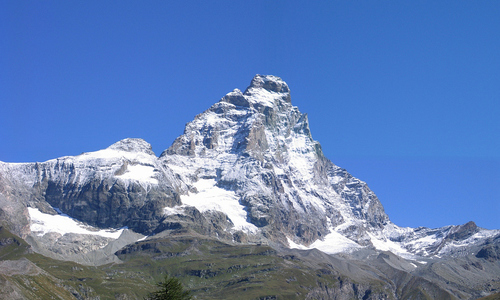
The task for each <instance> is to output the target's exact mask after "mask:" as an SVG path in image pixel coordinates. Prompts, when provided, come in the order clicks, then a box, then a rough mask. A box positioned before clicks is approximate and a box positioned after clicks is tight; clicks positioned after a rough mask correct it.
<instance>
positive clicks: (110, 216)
mask: <svg viewBox="0 0 500 300" xmlns="http://www.w3.org/2000/svg"><path fill="white" fill-rule="evenodd" d="M0 216H1V219H0V221H1V222H2V224H1V225H2V226H3V227H4V228H6V229H8V230H9V232H11V233H12V234H14V235H17V236H18V237H19V238H20V239H24V240H25V241H26V242H27V243H28V244H29V246H30V249H32V250H33V251H34V252H36V253H40V254H43V255H44V256H45V257H49V258H52V259H57V260H64V261H70V262H75V263H79V264H83V265H90V266H103V265H105V264H108V263H111V262H115V263H124V259H125V257H130V255H131V253H136V254H137V253H143V254H144V253H149V252H148V251H146V250H148V249H156V250H155V251H156V252H155V253H163V252H165V251H166V253H173V252H172V251H170V250H165V249H167V248H168V247H169V246H161V247H160V248H158V245H165V243H166V242H165V239H169V240H171V239H176V238H180V237H182V238H183V240H182V241H183V242H182V243H184V244H186V243H187V244H189V243H188V242H186V237H189V238H188V240H192V242H193V243H198V242H195V241H199V240H200V239H203V240H207V241H217V243H222V244H224V245H228V246H227V247H229V246H231V247H269V248H268V249H269V251H272V252H266V253H275V254H273V255H277V256H276V257H281V258H282V259H283V258H284V257H291V256H290V255H292V256H293V257H296V258H297V259H299V260H301V261H303V262H307V264H308V268H313V269H314V270H316V269H318V270H319V269H321V270H323V269H322V268H324V267H325V266H324V265H322V264H326V265H327V268H326V269H324V271H323V276H331V277H332V280H333V281H332V282H334V283H332V282H330V281H328V282H330V283H328V282H326V281H325V282H323V281H321V284H320V283H318V282H319V281H317V280H316V281H315V282H316V283H314V284H316V285H314V284H312V287H311V288H310V289H309V290H308V291H305V292H297V293H298V294H300V295H303V296H304V297H302V296H297V299H305V298H307V297H310V299H313V297H316V298H315V299H348V298H349V297H351V298H356V299H358V298H359V299H402V298H408V299H420V298H422V299H429V298H435V299H438V298H440V299H445V298H446V299H455V298H458V299H472V298H477V297H480V296H488V295H490V294H494V293H495V291H496V289H498V288H500V255H498V252H499V251H498V249H499V248H500V230H486V229H483V228H479V227H477V226H476V225H475V224H474V223H473V222H469V223H467V224H464V225H459V226H446V227H442V228H435V229H430V228H424V227H419V228H402V227H399V226H397V225H396V224H393V223H392V222H391V221H390V219H389V217H388V216H387V214H386V213H385V212H384V208H383V206H382V204H381V202H380V201H379V199H378V198H377V196H376V195H375V194H374V193H373V192H372V191H371V190H370V189H369V187H368V185H367V184H366V183H365V182H363V181H361V180H359V179H357V178H355V177H353V176H352V175H350V174H349V173H348V172H347V171H346V170H344V169H342V168H340V167H338V166H336V165H335V164H334V163H332V162H331V161H330V160H329V159H328V158H326V157H325V156H324V154H323V152H322V149H321V145H320V144H319V143H318V142H317V141H315V140H314V139H313V137H312V134H311V131H310V129H309V123H308V118H307V114H303V113H301V112H300V111H299V109H298V108H297V107H295V106H293V104H292V98H291V94H290V89H289V87H288V85H287V84H286V83H285V82H284V81H283V80H282V79H281V78H279V77H276V76H271V75H256V76H255V77H254V78H253V79H252V81H251V83H250V86H249V87H248V88H247V89H246V90H245V91H244V92H241V91H240V90H239V89H234V90H233V91H232V92H230V93H228V94H227V95H225V96H224V97H222V99H220V101H218V102H217V103H215V104H214V105H212V106H211V107H210V108H209V109H207V110H206V111H204V112H203V113H201V114H199V115H197V116H196V117H195V118H194V120H193V121H191V122H189V123H187V125H186V127H185V130H184V133H183V134H182V135H181V136H179V137H178V138H177V139H175V141H174V142H173V143H172V145H171V146H170V147H169V148H168V149H166V150H165V151H163V153H162V154H161V155H160V156H159V157H157V156H156V155H155V154H154V153H153V151H152V148H151V145H149V144H148V143H147V142H146V141H144V140H142V139H131V138H129V139H125V140H122V141H119V142H117V143H115V144H113V145H111V146H109V147H108V148H106V149H103V150H99V151H96V152H90V153H83V154H81V155H78V156H67V157H61V158H56V159H53V160H49V161H46V162H43V163H3V162H0ZM193 239H195V240H193ZM178 243H181V242H179V241H178ZM182 243H181V244H182ZM166 244H168V243H166ZM169 245H170V244H169ZM172 247H174V246H172ZM193 247H194V246H193ZM195 248H196V247H195ZM201 249H202V248H199V249H198V250H197V251H198V252H203V251H202V250H201ZM231 249H233V248H231ZM238 249H239V248H238ZM245 249H248V248H245ZM252 251H253V250H252ZM266 251H267V250H266ZM183 253H184V254H183V255H184V256H186V255H192V253H191V252H189V251H188V252H183ZM171 255H173V254H171ZM179 255H180V254H179ZM168 257H171V256H168V255H167V256H164V257H163V258H161V259H169V258H168ZM157 259H159V258H157ZM201 259H203V258H201ZM285 265H286V264H285ZM315 268H316V269H315ZM186 272H187V273H186V274H188V275H185V276H191V275H189V274H198V275H199V273H196V272H194V273H189V272H190V271H189V270H188V271H186ZM269 272H271V271H269ZM204 274H205V273H204ZM214 274H215V273H214ZM198 275H197V276H198ZM198 277H199V276H198ZM202 277H203V276H202ZM214 277H216V274H215V275H214ZM340 278H343V279H340ZM304 280H305V279H304ZM308 280H309V279H308ZM339 280H340V283H339ZM342 280H343V281H342ZM342 282H344V284H345V282H349V287H348V288H342V287H343V285H342ZM417 283H418V284H417ZM0 284H1V282H0ZM314 286H315V287H314ZM375 287H377V289H376V288H375ZM420 287H423V288H420ZM375 290H377V292H375ZM301 293H302V294H301ZM73 294H75V293H73ZM77 294H78V295H81V293H77ZM298 294H296V295H298ZM220 295H222V294H220ZM249 295H250V294H249ZM251 295H252V297H253V296H255V295H254V294H251ZM280 295H284V294H280V293H279V292H278V293H277V294H276V295H274V296H275V297H277V298H278V299H279V297H280ZM129 296H130V295H129ZM271 296H273V295H271ZM266 297H267V296H266ZM426 297H427V298H426ZM200 299H204V298H203V297H201V296H200ZM214 299H217V297H215V298H214ZM248 299H251V298H248ZM261 299H262V298H261ZM265 299H276V298H265Z"/></svg>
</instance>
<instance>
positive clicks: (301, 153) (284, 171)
mask: <svg viewBox="0 0 500 300" xmlns="http://www.w3.org/2000/svg"><path fill="white" fill-rule="evenodd" d="M160 158H161V159H162V160H163V161H165V163H166V164H167V165H168V166H169V167H170V168H171V169H172V170H174V172H177V173H178V174H179V177H180V178H181V180H182V181H183V182H184V183H185V184H186V189H187V190H188V191H190V192H191V193H196V190H195V187H196V185H197V183H199V182H200V181H206V180H213V182H214V184H215V186H216V187H217V188H221V189H225V190H230V191H232V192H234V194H235V195H236V198H237V199H238V201H239V202H240V203H241V204H242V205H244V207H245V210H246V212H247V217H248V221H249V222H250V223H251V224H253V225H255V226H257V227H258V228H259V229H260V230H261V231H262V232H264V233H265V234H266V236H268V237H271V239H276V240H279V241H281V242H283V241H286V238H289V239H291V240H297V242H300V243H304V244H309V243H311V242H313V241H315V240H316V239H318V238H321V237H322V236H325V235H326V234H328V233H329V232H330V231H331V230H334V229H335V230H339V231H341V232H343V233H345V234H348V235H350V236H351V237H353V238H355V239H358V238H361V237H363V236H364V230H365V229H366V228H370V227H375V228H379V227H382V226H383V225H384V224H386V223H387V222H388V221H389V219H388V217H387V215H386V214H385V213H384V210H383V207H382V205H381V204H380V202H379V200H378V199H377V197H376V196H375V195H374V194H373V192H372V191H371V190H370V189H369V188H368V187H367V186H366V184H365V183H364V182H362V181H360V180H358V179H356V178H353V177H352V176H351V175H350V174H348V173H347V172H346V171H345V170H343V169H341V168H339V167H337V166H335V165H334V164H333V163H332V162H330V161H329V160H328V159H326V158H325V157H324V155H323V153H322V150H321V146H320V144H319V143H318V142H316V141H314V140H313V138H312V136H311V132H310V129H309V123H308V119H307V115H306V114H302V113H300V111H299V110H298V108H297V107H294V106H292V104H291V97H290V90H289V88H288V86H287V84H286V83H285V82H284V81H282V80H281V79H280V78H279V77H275V76H262V75H257V76H255V78H253V80H252V82H251V84H250V86H249V87H248V88H247V89H246V91H245V92H244V93H241V91H240V90H238V89H235V90H234V91H233V92H231V93H229V94H227V95H226V96H224V97H223V98H222V99H221V100H220V101H219V102H218V103H216V104H214V105H213V106H212V107H211V108H210V109H208V110H207V111H205V112H204V113H202V114H200V115H198V116H196V118H195V119H194V121H192V122H190V123H188V124H187V125H186V128H185V130H184V134H183V135H181V136H180V137H179V138H177V139H176V140H175V141H174V143H173V144H172V146H171V147H170V148H169V149H167V150H166V151H164V152H163V153H162V155H161V157H160Z"/></svg>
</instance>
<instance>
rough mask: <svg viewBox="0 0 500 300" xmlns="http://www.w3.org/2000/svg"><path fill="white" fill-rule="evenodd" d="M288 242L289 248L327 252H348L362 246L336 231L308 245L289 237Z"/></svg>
mask: <svg viewBox="0 0 500 300" xmlns="http://www.w3.org/2000/svg"><path fill="white" fill-rule="evenodd" d="M288 244H289V246H290V248H295V249H302V250H308V249H318V250H320V251H322V252H325V253H327V254H335V253H341V252H349V251H352V250H355V249H359V248H362V246H360V245H358V244H357V243H355V242H353V241H351V240H350V239H348V238H346V237H345V236H343V235H341V234H340V233H338V232H336V231H333V232H330V233H329V234H327V235H326V236H325V238H324V239H323V240H317V241H315V242H314V243H312V244H311V245H309V247H306V246H303V245H299V244H296V243H294V242H293V241H291V240H290V239H288Z"/></svg>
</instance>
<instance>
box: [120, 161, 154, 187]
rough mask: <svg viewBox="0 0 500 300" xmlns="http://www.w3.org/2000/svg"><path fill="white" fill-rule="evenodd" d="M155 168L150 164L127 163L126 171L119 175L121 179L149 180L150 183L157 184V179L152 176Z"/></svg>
mask: <svg viewBox="0 0 500 300" xmlns="http://www.w3.org/2000/svg"><path fill="white" fill-rule="evenodd" d="M154 171H155V168H154V167H152V166H143V165H129V166H127V171H126V172H125V173H124V174H123V175H120V176H117V177H119V178H122V179H133V180H138V181H141V182H149V183H152V184H158V180H157V179H156V178H153V176H154V174H155V172H154Z"/></svg>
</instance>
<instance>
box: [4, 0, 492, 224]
mask: <svg viewBox="0 0 500 300" xmlns="http://www.w3.org/2000/svg"><path fill="white" fill-rule="evenodd" d="M255 74H273V75H277V76H280V77H282V78H283V79H284V80H285V81H286V82H287V83H288V84H289V86H290V88H291V92H292V103H293V104H294V105H296V106H298V107H299V109H300V110H301V112H303V113H308V114H309V120H310V126H311V131H312V134H313V137H314V138H315V139H316V140H318V141H319V142H320V143H321V144H322V146H323V150H324V152H325V154H326V156H327V157H328V158H329V159H330V160H332V161H333V162H334V163H335V164H337V165H339V166H341V167H343V168H346V169H347V170H348V171H349V172H351V173H352V174H353V175H354V176H356V177H358V178H360V179H362V180H364V181H366V182H367V183H368V185H369V186H370V187H371V188H372V190H373V191H374V192H375V193H376V194H377V195H378V197H379V199H380V200H381V202H382V204H383V205H384V206H385V208H386V212H387V213H388V214H389V216H390V218H391V220H392V221H393V222H395V223H396V224H398V225H400V226H412V227H417V226H426V227H439V226H444V225H449V224H463V223H465V222H467V221H469V220H473V221H475V222H476V223H477V224H478V225H479V226H482V227H486V228H490V229H494V228H497V229H500V218H499V215H500V121H499V116H500V2H499V1H14V0H3V1H0V160H1V161H6V162H33V161H45V160H48V159H52V158H56V157H59V156H64V155H77V154H80V153H81V152H87V151H95V150H99V149H103V148H106V147H107V146H109V145H110V144H112V143H114V142H116V141H118V140H120V139H123V138H126V137H140V138H143V139H145V140H146V141H148V142H149V143H151V144H152V146H153V150H154V151H155V152H156V153H157V154H160V153H161V151H163V150H164V149H166V148H168V147H169V146H170V144H171V143H172V142H173V140H174V139H175V138H176V137H177V136H178V135H180V134H181V133H182V131H183V129H184V124H185V123H186V122H189V121H191V120H192V119H193V117H194V116H195V115H196V114H198V113H201V112H202V111H204V110H205V109H207V108H208V107H210V106H211V105H212V104H213V103H215V102H216V101H218V100H219V99H220V98H221V97H222V96H224V95H225V94H226V93H228V92H230V91H232V90H233V89H234V88H239V89H242V90H243V89H245V88H246V87H247V85H248V84H249V83H250V80H251V78H252V77H253V76H254V75H255Z"/></svg>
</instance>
